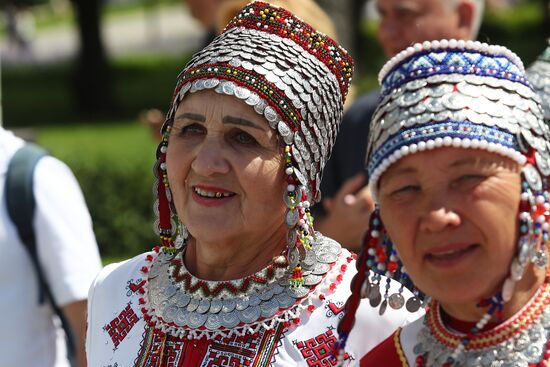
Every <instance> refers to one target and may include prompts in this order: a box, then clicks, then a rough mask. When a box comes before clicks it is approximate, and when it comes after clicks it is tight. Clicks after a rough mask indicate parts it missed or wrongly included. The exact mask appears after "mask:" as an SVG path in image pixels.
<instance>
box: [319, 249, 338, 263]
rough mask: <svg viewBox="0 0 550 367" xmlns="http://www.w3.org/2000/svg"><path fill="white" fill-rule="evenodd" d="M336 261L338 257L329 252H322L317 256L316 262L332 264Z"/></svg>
mask: <svg viewBox="0 0 550 367" xmlns="http://www.w3.org/2000/svg"><path fill="white" fill-rule="evenodd" d="M336 260H338V255H335V254H333V253H330V252H323V253H320V254H317V261H319V262H322V263H325V264H332V263H334V262H336Z"/></svg>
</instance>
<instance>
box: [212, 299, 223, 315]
mask: <svg viewBox="0 0 550 367" xmlns="http://www.w3.org/2000/svg"><path fill="white" fill-rule="evenodd" d="M222 307H223V303H222V301H221V300H219V299H217V298H213V299H212V300H210V313H218V312H220V311H221V310H222Z"/></svg>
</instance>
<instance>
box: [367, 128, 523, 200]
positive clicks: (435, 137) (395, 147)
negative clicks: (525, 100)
mask: <svg viewBox="0 0 550 367" xmlns="http://www.w3.org/2000/svg"><path fill="white" fill-rule="evenodd" d="M442 147H454V148H466V149H482V150H486V151H488V152H493V153H497V154H500V155H502V156H504V157H507V158H510V159H512V160H514V161H515V162H517V163H518V164H520V165H523V164H525V162H526V159H527V158H526V157H525V155H523V153H521V151H520V147H519V145H518V144H517V138H516V137H515V136H514V135H512V134H511V133H509V132H507V131H504V130H501V129H498V128H496V127H489V126H485V125H480V124H474V123H471V122H468V121H450V120H448V121H445V122H441V123H436V124H429V125H424V126H417V127H414V128H411V129H406V130H401V131H399V132H398V133H396V134H394V135H393V136H391V137H390V138H388V140H387V141H386V142H385V143H384V144H383V145H382V146H381V147H380V148H379V149H378V150H376V151H375V152H374V153H373V155H372V156H371V159H370V162H368V166H367V170H368V173H369V185H370V186H371V190H372V194H373V197H374V198H375V200H376V198H377V191H378V187H377V186H378V180H379V178H380V177H381V176H382V174H383V173H384V172H385V171H386V170H387V169H388V168H389V167H390V165H392V164H393V163H395V162H397V161H398V160H399V159H401V158H403V157H405V156H407V155H409V154H414V153H417V152H422V151H426V150H433V149H436V148H442Z"/></svg>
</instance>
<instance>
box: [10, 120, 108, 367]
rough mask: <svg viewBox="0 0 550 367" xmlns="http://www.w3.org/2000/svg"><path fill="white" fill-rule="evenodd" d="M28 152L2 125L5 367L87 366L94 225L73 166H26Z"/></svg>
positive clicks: (47, 161)
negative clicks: (14, 211)
mask: <svg viewBox="0 0 550 367" xmlns="http://www.w3.org/2000/svg"><path fill="white" fill-rule="evenodd" d="M28 149H29V145H27V144H26V143H25V142H24V141H23V140H22V139H20V138H18V137H16V136H14V135H13V134H12V133H11V132H9V131H7V130H5V129H4V128H2V127H1V126H0V200H1V202H2V203H1V208H0V295H1V296H0V310H1V312H2V315H3V319H2V326H1V327H0V366H25V367H68V366H69V363H70V362H69V359H70V360H71V366H77V367H84V366H86V359H85V353H84V336H85V329H86V298H87V292H88V289H89V287H90V285H91V283H92V280H93V279H94V277H95V276H96V274H97V273H98V272H99V271H100V269H101V262H100V258H99V252H98V249H97V244H96V240H95V236H94V233H93V229H92V221H91V219H90V214H89V212H88V209H87V207H86V203H85V201H84V197H83V196H82V192H81V190H80V187H79V185H78V183H77V181H76V179H75V177H74V176H73V174H72V172H71V171H70V169H69V168H68V167H67V166H66V165H65V164H64V163H62V162H61V161H59V160H57V159H55V158H53V157H51V156H41V155H36V156H33V157H35V158H36V159H38V161H36V160H33V162H35V163H36V162H37V163H36V165H31V166H30V167H32V169H29V166H28V165H27V163H28V162H29V160H28V157H30V155H29V154H30V153H29V152H30V151H29V150H28ZM33 159H34V158H33ZM25 167H26V168H25ZM8 172H9V174H8ZM16 177H17V178H16ZM29 183H31V184H30V185H29ZM25 194H28V195H30V197H32V199H33V200H34V215H32V217H30V216H31V215H29V217H30V218H29V217H26V215H23V214H21V213H22V212H21V210H26V209H29V207H28V206H27V205H26V201H25V200H24V198H25V197H27V196H26V195H25ZM8 195H9V197H8ZM8 201H10V202H11V203H12V204H10V205H15V206H10V207H11V208H18V209H19V211H18V213H20V215H19V216H16V217H14V216H13V215H11V214H10V213H11V212H10V211H9V210H8ZM31 212H32V210H31ZM19 220H22V221H23V222H24V223H27V225H28V227H26V226H25V225H21V224H20V223H19V222H18V221H19ZM16 223H19V224H17V225H16ZM24 228H26V229H27V230H25V229H24ZM55 308H58V309H60V311H61V315H62V316H63V317H64V319H65V320H66V323H65V324H64V325H63V328H64V329H65V328H68V330H69V331H68V332H69V333H70V334H72V335H71V336H72V339H71V340H72V343H73V345H74V348H72V349H71V350H69V349H67V348H68V345H66V343H65V340H64V339H65V338H64V334H63V330H62V328H61V325H60V322H59V321H60V320H59V319H58V317H57V316H56V313H57V311H55V310H54V309H55Z"/></svg>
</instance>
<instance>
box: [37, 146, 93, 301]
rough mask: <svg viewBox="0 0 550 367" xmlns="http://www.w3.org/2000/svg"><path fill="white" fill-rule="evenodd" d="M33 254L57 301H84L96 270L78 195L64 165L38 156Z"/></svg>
mask: <svg viewBox="0 0 550 367" xmlns="http://www.w3.org/2000/svg"><path fill="white" fill-rule="evenodd" d="M34 196H35V200H36V209H35V217H34V228H35V231H36V243H37V251H38V258H39V261H40V263H41V265H42V268H43V270H44V274H45V277H46V280H47V282H48V284H49V285H50V288H51V291H52V293H53V296H54V298H55V301H56V303H57V304H58V305H59V306H64V305H66V304H68V303H71V302H75V301H79V300H84V299H86V297H87V295H88V289H89V288H90V285H91V284H92V281H93V279H94V277H95V276H96V274H97V273H98V272H99V271H100V270H101V261H100V258H99V251H98V248H97V243H96V240H95V236H94V232H93V228H92V221H91V218H90V213H89V212H88V208H87V207H86V203H85V201H84V196H83V195H82V192H81V190H80V187H79V185H78V183H77V181H76V178H75V177H74V175H73V174H72V172H71V170H70V169H69V167H67V166H66V165H65V164H64V163H63V162H61V161H59V160H58V159H55V158H53V157H49V156H48V157H44V158H42V159H41V160H40V161H39V162H38V164H37V166H36V170H35V172H34Z"/></svg>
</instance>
